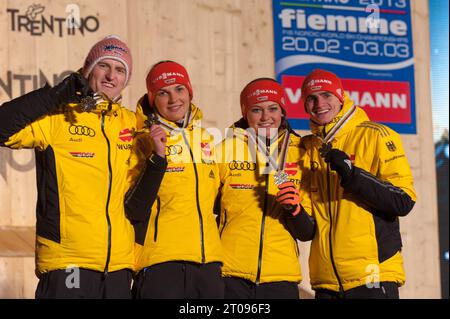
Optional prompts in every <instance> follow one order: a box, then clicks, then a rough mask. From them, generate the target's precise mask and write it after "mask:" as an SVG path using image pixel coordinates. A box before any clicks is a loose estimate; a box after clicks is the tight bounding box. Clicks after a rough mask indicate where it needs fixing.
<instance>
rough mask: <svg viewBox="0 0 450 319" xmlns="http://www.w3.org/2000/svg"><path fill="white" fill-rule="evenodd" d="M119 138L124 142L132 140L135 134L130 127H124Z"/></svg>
mask: <svg viewBox="0 0 450 319" xmlns="http://www.w3.org/2000/svg"><path fill="white" fill-rule="evenodd" d="M119 138H120V139H121V140H122V141H123V142H131V140H132V139H133V134H132V132H131V130H130V129H129V128H126V129H123V130H122V131H120V133H119Z"/></svg>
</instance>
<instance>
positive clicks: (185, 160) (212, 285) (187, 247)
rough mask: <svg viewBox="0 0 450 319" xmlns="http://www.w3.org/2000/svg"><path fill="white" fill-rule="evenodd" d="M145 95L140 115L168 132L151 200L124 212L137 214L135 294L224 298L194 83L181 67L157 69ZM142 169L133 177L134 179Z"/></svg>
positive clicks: (208, 146) (209, 142) (143, 149)
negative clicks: (159, 180) (164, 164)
mask: <svg viewBox="0 0 450 319" xmlns="http://www.w3.org/2000/svg"><path fill="white" fill-rule="evenodd" d="M147 92H148V93H147V94H146V95H145V96H144V97H143V98H142V99H141V100H140V101H139V104H138V107H137V111H138V112H139V113H142V114H143V116H144V118H145V120H146V121H147V123H149V124H150V123H157V124H158V125H159V126H160V127H162V128H163V129H164V130H165V131H166V136H167V146H166V158H167V162H168V164H167V168H166V172H165V175H164V178H163V181H162V184H161V187H160V189H159V191H158V194H157V198H156V202H155V203H154V204H153V205H152V206H151V207H150V206H145V205H142V206H141V207H139V205H138V206H135V207H134V208H133V207H130V209H129V210H127V214H128V215H129V216H141V221H140V222H138V223H136V224H135V231H136V270H137V272H138V273H137V276H136V281H135V285H134V290H135V294H136V297H137V298H223V281H222V278H221V269H220V268H221V263H222V251H221V244H220V238H219V233H218V230H217V225H216V222H215V217H214V214H213V207H214V200H215V198H216V195H217V192H218V187H219V174H218V168H217V163H216V159H215V156H216V154H215V153H214V152H215V150H214V143H213V142H214V141H213V138H212V136H211V135H209V134H208V133H207V132H206V130H204V129H203V128H201V126H200V125H201V118H202V114H201V111H200V109H199V108H197V107H196V106H195V105H194V104H192V103H191V100H192V97H193V92H192V86H191V83H190V80H189V75H188V73H187V71H186V69H185V68H184V67H183V66H182V65H180V64H178V63H176V62H173V61H162V62H159V63H157V64H155V65H154V66H153V67H152V69H151V70H150V72H149V74H148V76H147ZM136 142H137V143H136V147H137V148H138V151H137V154H142V159H145V158H147V156H148V154H149V153H150V152H151V143H148V142H147V141H146V140H145V138H144V139H139V137H138V139H137V141H136ZM138 163H142V161H139V162H138ZM139 166H140V164H138V165H137V166H136V171H135V172H134V173H133V175H135V176H134V177H133V179H134V180H136V179H137V180H139V172H140V171H141V168H140V167H139ZM141 181H142V180H141ZM141 186H142V187H141V188H137V189H136V191H135V194H139V193H140V194H143V193H145V191H146V190H147V191H148V196H149V198H150V197H151V196H152V194H151V192H150V191H149V190H148V187H149V186H148V184H146V183H145V182H144V183H142V182H141ZM132 198H133V196H131V197H130V199H132ZM150 202H151V199H150ZM138 219H139V218H138Z"/></svg>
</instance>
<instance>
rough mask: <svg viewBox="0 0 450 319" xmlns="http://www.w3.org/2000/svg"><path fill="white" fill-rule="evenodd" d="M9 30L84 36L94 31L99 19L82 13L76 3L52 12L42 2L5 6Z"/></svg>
mask: <svg viewBox="0 0 450 319" xmlns="http://www.w3.org/2000/svg"><path fill="white" fill-rule="evenodd" d="M6 13H7V19H8V26H9V30H10V31H12V32H20V33H29V34H30V35H31V36H42V35H44V34H54V35H56V36H58V37H60V38H62V37H64V36H75V35H81V36H84V35H86V34H87V33H93V32H96V31H97V30H98V29H99V27H100V20H99V19H98V18H97V17H96V16H94V15H90V14H87V15H86V14H85V13H84V12H83V15H82V14H81V12H80V8H79V7H78V5H76V4H73V3H71V4H68V5H67V6H66V8H65V13H62V14H61V13H53V12H51V10H50V9H48V8H46V7H45V6H44V5H42V4H38V3H35V4H31V5H29V6H28V7H25V8H15V7H12V8H7V9H6Z"/></svg>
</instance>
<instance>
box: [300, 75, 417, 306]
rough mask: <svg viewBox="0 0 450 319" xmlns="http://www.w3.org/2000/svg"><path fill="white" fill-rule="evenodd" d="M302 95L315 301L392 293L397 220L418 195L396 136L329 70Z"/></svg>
mask: <svg viewBox="0 0 450 319" xmlns="http://www.w3.org/2000/svg"><path fill="white" fill-rule="evenodd" d="M302 99H303V101H304V104H305V109H306V111H307V113H308V114H309V115H310V125H311V130H312V132H313V135H310V136H306V137H304V138H303V139H302V144H303V145H304V147H305V148H306V150H307V155H308V158H307V160H306V161H305V166H307V170H306V171H305V174H306V175H305V176H307V175H308V177H307V178H305V181H306V180H308V182H307V183H304V185H303V186H304V188H305V190H307V192H309V193H310V195H311V196H310V197H311V201H312V205H311V206H310V207H308V206H309V205H308V204H306V203H305V202H306V201H305V202H304V206H305V209H306V210H307V211H311V212H312V213H313V217H314V218H315V220H316V223H317V229H318V231H317V232H316V236H315V237H314V239H313V241H312V244H311V254H310V259H309V267H310V277H311V285H312V288H313V289H314V290H316V298H398V286H401V285H403V284H404V282H405V273H404V270H403V260H402V256H401V253H400V251H401V247H402V241H401V237H400V231H399V220H398V217H399V216H405V215H407V214H408V213H409V212H410V210H411V209H412V207H413V206H414V203H415V200H416V194H415V191H414V186H413V177H412V174H411V170H410V168H409V165H408V161H407V159H406V156H405V152H404V150H403V147H402V143H401V139H400V136H399V135H398V134H397V133H396V132H394V131H393V130H391V129H389V128H388V127H386V126H384V125H381V124H378V123H374V122H370V121H369V118H368V117H367V115H366V113H365V112H364V111H363V110H362V109H361V108H359V107H358V106H355V105H354V104H353V102H352V101H351V100H350V99H349V98H348V97H347V95H346V94H345V93H344V88H343V87H342V83H341V81H340V79H339V78H338V77H337V76H336V75H335V74H333V73H331V72H328V71H325V70H320V69H317V70H314V71H313V72H311V73H310V74H309V75H308V76H307V77H306V79H305V81H304V83H303V86H302Z"/></svg>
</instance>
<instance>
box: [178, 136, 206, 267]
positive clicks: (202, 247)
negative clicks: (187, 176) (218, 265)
mask: <svg viewBox="0 0 450 319" xmlns="http://www.w3.org/2000/svg"><path fill="white" fill-rule="evenodd" d="M181 134H182V135H183V139H184V142H185V143H186V146H187V148H188V149H189V154H190V155H191V159H192V164H193V165H194V173H195V199H196V202H197V212H198V219H199V223H200V250H201V252H202V264H204V263H205V260H206V258H205V242H204V241H205V239H204V233H203V217H202V211H201V209H200V199H199V197H198V173H197V165H196V164H195V160H194V154H193V153H192V149H191V147H190V145H189V143H188V141H187V138H186V135H185V134H184V131H182V132H181Z"/></svg>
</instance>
